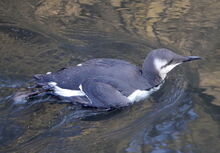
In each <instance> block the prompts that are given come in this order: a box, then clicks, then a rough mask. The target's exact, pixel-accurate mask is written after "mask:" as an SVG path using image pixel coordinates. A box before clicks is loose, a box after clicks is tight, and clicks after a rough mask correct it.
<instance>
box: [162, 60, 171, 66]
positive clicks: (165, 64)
mask: <svg viewBox="0 0 220 153" xmlns="http://www.w3.org/2000/svg"><path fill="white" fill-rule="evenodd" d="M172 62H173V59H171V60H170V61H169V62H168V63H167V64H165V65H164V66H162V67H161V68H164V67H166V66H167V65H170V64H171V63H172Z"/></svg>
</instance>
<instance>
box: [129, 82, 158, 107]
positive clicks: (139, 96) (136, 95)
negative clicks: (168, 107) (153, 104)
mask: <svg viewBox="0 0 220 153" xmlns="http://www.w3.org/2000/svg"><path fill="white" fill-rule="evenodd" d="M161 85H162V84H160V85H159V86H157V87H154V88H152V89H150V90H139V89H137V90H135V91H134V92H133V93H132V94H130V95H129V96H128V97H127V98H128V100H129V101H130V102H131V103H134V102H138V101H141V100H144V99H145V98H147V97H149V96H150V95H151V94H152V93H153V92H155V91H157V90H159V89H160V87H161Z"/></svg>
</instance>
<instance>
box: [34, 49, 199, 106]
mask: <svg viewBox="0 0 220 153" xmlns="http://www.w3.org/2000/svg"><path fill="white" fill-rule="evenodd" d="M192 57H193V58H192ZM190 58H191V59H190ZM195 59H199V57H197V56H187V57H186V56H181V55H177V54H175V53H173V52H171V51H170V50H168V49H157V50H154V51H152V52H151V53H150V54H149V55H148V56H147V58H146V59H145V61H144V64H143V67H142V68H139V67H137V66H135V65H133V64H131V63H129V62H126V61H123V60H119V59H108V58H101V59H93V60H89V61H86V62H84V63H81V64H78V65H77V66H72V67H69V68H64V69H61V70H59V71H57V72H54V73H50V72H49V73H47V74H45V75H35V79H36V81H37V84H38V85H40V86H41V87H43V88H45V89H49V90H52V91H53V94H54V95H55V96H58V97H60V98H63V99H67V100H69V101H71V102H74V103H80V104H83V105H85V106H90V107H102V108H110V107H114V108H115V107H116V108H117V107H123V106H127V105H129V104H131V103H134V102H137V101H140V100H143V99H145V98H146V97H148V96H149V95H150V94H151V93H153V92H154V91H156V90H158V89H159V88H160V86H161V85H162V84H163V82H164V79H165V78H166V75H167V73H168V72H169V71H170V70H172V69H173V68H174V67H175V66H177V65H179V64H181V63H182V62H185V61H190V60H195Z"/></svg>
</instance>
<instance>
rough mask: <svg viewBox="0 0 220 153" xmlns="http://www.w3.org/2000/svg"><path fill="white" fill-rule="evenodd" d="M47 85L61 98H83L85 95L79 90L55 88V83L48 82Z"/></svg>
mask: <svg viewBox="0 0 220 153" xmlns="http://www.w3.org/2000/svg"><path fill="white" fill-rule="evenodd" d="M48 85H50V86H51V87H53V88H54V93H55V94H57V95H59V96H63V97H72V96H85V93H84V92H82V91H81V90H70V89H63V88H60V87H58V86H57V83H56V82H49V83H48Z"/></svg>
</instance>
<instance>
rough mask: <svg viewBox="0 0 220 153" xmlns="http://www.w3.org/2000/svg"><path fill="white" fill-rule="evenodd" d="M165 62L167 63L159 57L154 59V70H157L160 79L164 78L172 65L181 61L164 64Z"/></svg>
mask: <svg viewBox="0 0 220 153" xmlns="http://www.w3.org/2000/svg"><path fill="white" fill-rule="evenodd" d="M167 63H168V61H167V60H163V59H159V58H156V59H154V66H155V68H156V70H157V71H158V72H159V75H160V77H161V78H162V79H165V78H166V76H167V73H168V72H170V71H171V70H172V69H173V68H174V67H176V66H177V65H179V64H181V63H176V64H171V65H167V66H164V65H166V64H167Z"/></svg>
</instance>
